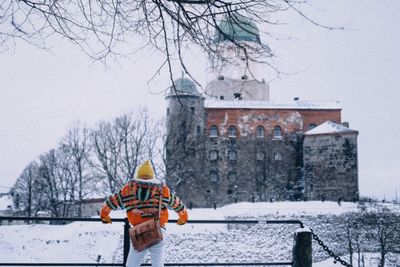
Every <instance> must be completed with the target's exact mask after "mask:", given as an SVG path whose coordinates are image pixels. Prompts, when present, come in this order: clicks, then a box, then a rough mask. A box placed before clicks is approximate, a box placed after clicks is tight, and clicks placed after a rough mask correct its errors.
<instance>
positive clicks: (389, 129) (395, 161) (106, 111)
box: [0, 0, 400, 198]
mask: <svg viewBox="0 0 400 267" xmlns="http://www.w3.org/2000/svg"><path fill="white" fill-rule="evenodd" d="M316 2H317V4H316V5H314V6H313V16H314V17H315V18H316V19H317V20H318V21H320V22H323V23H326V24H333V25H339V26H342V25H343V26H345V27H346V30H344V31H327V30H322V29H321V28H318V27H315V26H312V25H311V24H309V23H307V22H305V21H302V22H300V21H295V24H294V25H292V26H279V27H278V28H274V29H272V30H273V31H274V32H275V33H279V34H283V35H285V36H291V37H293V39H292V40H291V41H282V42H281V43H277V42H272V41H271V43H270V46H271V48H272V49H274V50H275V53H276V54H277V55H278V56H279V65H280V66H282V68H283V69H284V70H289V71H293V72H295V71H299V73H298V74H295V75H290V76H282V77H281V78H280V79H274V80H273V81H272V82H271V84H270V86H271V98H272V99H274V100H290V99H292V98H293V97H294V96H299V97H300V98H301V99H307V100H339V101H340V102H341V104H342V107H343V112H342V119H343V121H348V122H350V128H352V129H355V130H358V131H359V132H360V134H359V139H358V141H359V142H358V148H359V181H360V192H361V195H363V196H366V195H368V196H376V197H380V198H383V197H386V198H393V197H394V195H395V190H396V189H397V190H398V191H400V178H399V173H400V167H399V163H400V141H399V136H400V123H398V121H397V117H398V115H400V108H399V106H398V103H397V102H398V100H399V99H400V91H399V90H398V89H399V88H398V87H399V85H400V50H399V48H400V46H399V44H400V30H399V29H400V16H398V12H399V10H400V1H397V0H380V1H379V0H363V1H362V0H340V1H328V0H324V1H316ZM262 39H263V40H264V42H265V41H267V39H266V38H262ZM149 55H150V54H149V53H147V54H144V55H139V56H136V57H135V58H133V59H132V60H131V61H129V60H126V59H121V60H120V61H119V64H114V63H111V64H109V65H108V68H105V67H104V65H102V64H101V63H98V62H93V61H91V60H90V59H89V58H87V57H86V56H85V55H84V54H83V53H82V52H81V51H79V49H78V48H76V47H73V46H72V45H70V44H68V43H67V41H61V40H60V41H58V42H57V43H54V44H53V47H52V49H51V50H50V51H43V50H39V49H37V48H34V47H31V46H29V45H27V44H24V43H18V44H17V46H16V48H15V50H14V51H7V52H5V53H2V54H0V186H7V187H10V186H12V185H13V183H14V182H15V179H16V177H17V176H18V175H19V174H20V173H21V171H22V169H23V168H24V167H25V166H26V165H27V164H28V163H29V162H30V161H32V160H34V159H35V158H36V157H37V156H39V155H40V154H42V153H44V152H46V151H48V150H49V149H51V148H54V147H55V146H56V145H57V142H58V141H59V140H60V138H61V137H63V136H64V135H65V134H66V132H67V130H68V129H69V128H70V127H71V126H72V125H73V124H74V123H76V122H77V121H81V122H85V123H88V124H89V125H91V124H94V123H96V122H97V121H98V120H100V119H105V120H110V119H112V118H114V117H116V116H118V115H121V114H122V113H124V112H129V111H131V110H133V109H135V108H136V107H139V106H146V107H147V108H148V109H149V110H150V112H151V113H152V114H154V115H155V116H157V117H161V116H163V115H164V112H165V102H164V96H163V94H151V92H160V91H162V90H164V89H165V88H166V87H168V86H169V81H168V79H167V78H166V75H167V72H166V71H164V72H162V73H161V74H160V75H158V76H157V77H156V78H155V80H153V82H151V83H150V84H147V83H146V82H147V81H148V80H149V79H150V78H151V77H152V76H153V74H154V72H155V71H156V70H157V68H158V66H159V62H160V57H158V56H149ZM199 61H203V62H204V61H205V59H201V58H195V59H193V60H190V62H189V63H191V65H192V70H193V72H194V73H196V74H197V75H198V77H199V79H200V81H204V79H205V74H204V73H205V72H203V66H202V64H199V63H198V62H199ZM267 73H268V72H267V71H266V75H268V74H267ZM176 75H177V76H180V74H179V71H177V73H176ZM265 78H266V80H269V79H271V78H272V77H265ZM399 195H400V192H399Z"/></svg>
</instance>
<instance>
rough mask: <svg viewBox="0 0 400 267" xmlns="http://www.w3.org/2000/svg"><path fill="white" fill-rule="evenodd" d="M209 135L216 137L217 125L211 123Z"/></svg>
mask: <svg viewBox="0 0 400 267" xmlns="http://www.w3.org/2000/svg"><path fill="white" fill-rule="evenodd" d="M210 137H218V127H217V126H215V125H212V126H211V127H210Z"/></svg>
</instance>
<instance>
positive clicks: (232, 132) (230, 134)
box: [228, 125, 237, 138]
mask: <svg viewBox="0 0 400 267" xmlns="http://www.w3.org/2000/svg"><path fill="white" fill-rule="evenodd" d="M228 137H234V138H236V137H237V130H236V127H235V126H233V125H232V126H229V128H228Z"/></svg>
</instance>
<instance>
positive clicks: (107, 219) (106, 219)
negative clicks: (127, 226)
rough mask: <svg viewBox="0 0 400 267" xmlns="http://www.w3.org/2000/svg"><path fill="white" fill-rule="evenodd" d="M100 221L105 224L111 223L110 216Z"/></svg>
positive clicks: (101, 218)
mask: <svg viewBox="0 0 400 267" xmlns="http://www.w3.org/2000/svg"><path fill="white" fill-rule="evenodd" d="M100 220H101V221H102V222H103V223H111V217H110V216H109V215H107V216H105V217H100Z"/></svg>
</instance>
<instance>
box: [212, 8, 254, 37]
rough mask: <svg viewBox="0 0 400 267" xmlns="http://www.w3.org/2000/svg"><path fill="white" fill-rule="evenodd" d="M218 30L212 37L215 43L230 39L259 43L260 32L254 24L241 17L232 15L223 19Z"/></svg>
mask: <svg viewBox="0 0 400 267" xmlns="http://www.w3.org/2000/svg"><path fill="white" fill-rule="evenodd" d="M218 28H219V29H217V32H216V33H215V37H214V41H215V42H216V43H219V42H223V41H230V40H231V39H234V40H235V41H250V42H257V43H261V41H260V31H259V30H258V28H257V26H256V24H255V23H254V22H252V21H250V20H249V19H248V18H246V17H244V16H242V15H239V14H234V15H231V16H230V17H225V19H224V20H222V21H221V23H220V24H219V25H218Z"/></svg>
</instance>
